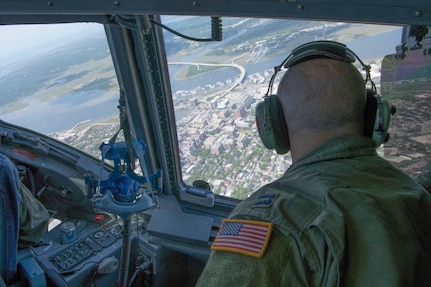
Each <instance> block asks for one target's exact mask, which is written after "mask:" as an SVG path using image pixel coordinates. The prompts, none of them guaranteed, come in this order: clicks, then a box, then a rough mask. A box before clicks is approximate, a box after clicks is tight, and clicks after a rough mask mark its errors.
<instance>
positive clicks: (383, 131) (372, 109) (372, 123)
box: [364, 90, 391, 146]
mask: <svg viewBox="0 0 431 287" xmlns="http://www.w3.org/2000/svg"><path fill="white" fill-rule="evenodd" d="M390 119H391V107H390V105H389V103H388V102H387V101H386V100H384V99H383V98H382V97H381V96H380V95H376V94H375V93H374V92H373V91H372V90H367V105H366V108H365V127H364V135H365V136H367V137H369V138H372V139H373V140H374V142H375V143H376V144H377V146H379V145H381V144H382V143H385V142H387V141H388V139H389V134H388V129H389V124H390Z"/></svg>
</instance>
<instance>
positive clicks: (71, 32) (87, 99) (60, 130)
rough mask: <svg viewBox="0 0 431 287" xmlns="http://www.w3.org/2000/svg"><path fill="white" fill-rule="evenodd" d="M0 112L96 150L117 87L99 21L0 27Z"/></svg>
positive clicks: (110, 129)
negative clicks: (95, 22) (97, 22)
mask: <svg viewBox="0 0 431 287" xmlns="http://www.w3.org/2000/svg"><path fill="white" fill-rule="evenodd" d="M0 39H1V42H2V45H1V46H0V67H1V68H0V94H1V95H2V96H1V98H0V115H1V116H0V118H1V119H2V120H4V121H6V122H10V123H13V124H16V125H20V126H23V127H26V128H29V129H32V130H35V131H38V132H40V133H43V134H46V135H50V136H52V137H55V138H57V139H60V140H63V141H65V142H66V143H68V144H70V145H72V146H75V147H78V148H79V149H81V150H83V151H85V152H87V153H90V154H93V155H95V156H100V151H99V150H98V147H99V145H100V143H101V142H102V141H103V140H104V139H106V138H109V137H110V136H112V135H113V134H114V133H115V129H118V124H117V123H118V109H117V105H118V97H119V88H118V82H117V79H116V76H115V71H114V68H113V63H112V58H111V55H110V51H109V47H108V43H107V40H106V36H105V32H104V29H103V26H102V25H101V24H92V23H85V24H84V23H82V24H77V23H75V24H56V25H17V26H10V25H7V26H2V27H0Z"/></svg>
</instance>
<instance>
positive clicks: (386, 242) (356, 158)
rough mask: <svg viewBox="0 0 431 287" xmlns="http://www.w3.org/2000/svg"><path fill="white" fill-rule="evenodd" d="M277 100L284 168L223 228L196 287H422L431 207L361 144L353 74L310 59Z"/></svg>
mask: <svg viewBox="0 0 431 287" xmlns="http://www.w3.org/2000/svg"><path fill="white" fill-rule="evenodd" d="M277 96H278V98H279V101H280V103H281V107H282V110H283V114H284V117H285V121H286V125H287V131H288V138H289V141H290V151H291V157H292V165H291V166H290V167H289V169H288V170H287V171H286V173H285V174H284V175H283V176H282V177H281V178H280V179H278V180H275V181H274V182H272V183H270V184H268V185H266V186H264V187H262V188H261V189H259V190H258V191H257V192H255V193H254V194H253V195H252V196H250V197H249V198H248V199H246V200H244V201H242V202H241V203H240V204H239V205H238V206H237V207H236V208H235V209H234V210H233V212H232V213H231V214H230V216H229V219H227V220H224V221H223V224H222V226H221V228H220V231H219V233H218V235H217V237H216V239H215V241H214V242H213V245H212V247H211V249H212V252H211V255H210V257H209V260H208V262H207V265H206V266H205V268H204V271H203V273H202V275H201V277H200V279H199V281H198V284H197V286H205V287H208V286H217V287H222V286H236V287H238V286H259V287H262V286H350V287H351V286H429V284H430V282H431V272H430V271H431V228H430V226H431V197H430V195H429V194H428V193H427V192H426V191H425V190H424V189H423V188H422V187H421V186H420V185H419V184H417V183H416V182H415V181H414V180H413V179H412V178H410V177H409V176H408V175H406V174H404V173H403V172H401V171H399V170H397V169H396V168H394V167H393V166H392V165H391V164H390V163H388V162H387V161H386V160H385V159H383V158H381V157H379V156H378V155H377V153H376V144H375V143H374V141H373V140H372V139H370V138H369V137H367V136H364V135H363V134H364V121H365V119H364V118H365V117H364V109H365V106H366V89H365V85H364V79H363V77H362V76H361V73H360V72H359V71H358V69H357V68H356V67H355V66H354V65H353V64H352V63H350V62H346V61H343V60H339V59H334V58H330V57H324V56H323V57H322V56H319V57H311V58H308V59H306V60H303V61H300V62H298V63H296V64H295V65H293V66H291V67H289V69H288V70H287V71H286V73H285V75H284V76H283V78H282V79H281V82H280V84H279V88H278V92H277Z"/></svg>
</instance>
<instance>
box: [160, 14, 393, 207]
mask: <svg viewBox="0 0 431 287" xmlns="http://www.w3.org/2000/svg"><path fill="white" fill-rule="evenodd" d="M173 20H175V21H173ZM201 21H202V20H201V19H200V18H190V17H187V18H186V17H184V18H180V17H175V18H173V19H172V18H171V19H167V21H166V23H165V24H166V25H169V26H170V27H171V28H174V29H175V30H180V31H182V32H184V31H185V32H186V33H187V32H190V33H193V31H196V29H190V30H187V29H186V28H185V27H194V25H195V24H196V25H200V26H201V27H206V26H205V25H202V23H201ZM207 27H209V25H207ZM200 31H202V34H203V35H208V33H210V31H209V30H205V29H200ZM205 33H207V34H205ZM164 36H165V41H166V45H167V51H168V62H169V69H170V77H171V81H172V93H173V100H174V106H175V109H176V110H175V111H176V112H175V115H176V120H177V128H178V130H177V132H178V139H179V147H180V153H181V165H182V173H183V179H184V181H185V182H187V183H188V184H192V183H193V182H194V181H195V180H205V181H207V182H208V183H209V184H210V187H211V188H212V190H213V192H214V193H216V194H219V195H224V196H229V197H234V198H239V199H244V198H246V197H248V196H250V194H252V193H253V192H254V191H255V190H256V189H257V188H259V187H260V186H262V185H263V184H265V183H267V182H270V181H272V180H274V179H276V178H279V177H280V176H281V175H282V174H283V173H284V172H285V171H286V169H287V168H288V167H289V165H290V164H291V159H290V154H287V155H284V156H280V155H277V154H276V152H275V151H270V150H267V149H265V148H264V146H263V144H262V143H261V141H260V139H259V136H258V134H257V130H256V128H255V106H256V104H257V103H258V102H259V101H261V100H262V98H263V96H264V94H265V93H266V90H267V88H268V82H269V79H270V78H271V76H272V74H273V71H274V70H273V69H274V67H275V66H276V65H279V64H280V63H281V62H282V60H283V59H284V58H285V57H287V56H288V54H289V53H290V51H291V50H292V49H293V48H295V47H297V46H298V45H300V44H303V43H306V42H309V41H312V40H335V41H340V42H343V43H345V44H346V45H347V46H348V47H349V48H350V49H352V50H354V51H355V52H356V53H357V54H358V56H359V57H360V58H361V59H362V60H363V61H365V62H366V63H369V64H371V66H372V76H373V80H374V81H375V82H376V84H377V85H379V83H380V66H381V62H382V59H383V57H384V56H385V55H386V54H391V53H394V51H395V47H396V46H397V45H398V44H399V42H400V39H401V28H400V27H391V26H376V25H361V24H348V23H327V22H309V21H307V22H305V21H292V20H274V19H249V18H246V19H243V18H230V19H225V18H223V38H224V39H223V41H222V42H210V43H201V42H192V41H188V40H184V39H182V38H180V37H178V36H175V35H172V34H170V33H169V32H165V35H164ZM276 88H277V83H276V85H275V89H274V90H273V93H275V92H276Z"/></svg>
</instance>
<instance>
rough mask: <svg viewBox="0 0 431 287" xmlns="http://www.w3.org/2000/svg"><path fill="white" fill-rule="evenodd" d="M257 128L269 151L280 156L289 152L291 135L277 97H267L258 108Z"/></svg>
mask: <svg viewBox="0 0 431 287" xmlns="http://www.w3.org/2000/svg"><path fill="white" fill-rule="evenodd" d="M256 126H257V130H258V133H259V136H260V138H261V140H262V142H263V144H264V146H265V147H266V148H268V149H275V150H276V151H277V153H278V154H285V153H287V152H289V149H290V144H289V134H288V132H287V126H286V121H285V119H284V114H283V109H282V107H281V103H280V100H279V99H278V97H277V96H276V95H271V96H265V97H264V100H263V101H262V102H260V103H259V104H257V106H256Z"/></svg>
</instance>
